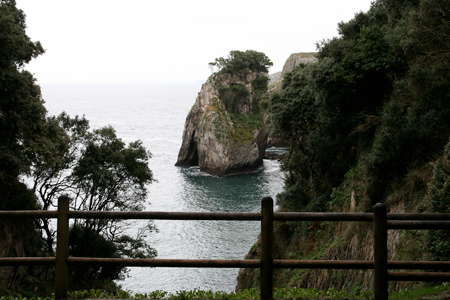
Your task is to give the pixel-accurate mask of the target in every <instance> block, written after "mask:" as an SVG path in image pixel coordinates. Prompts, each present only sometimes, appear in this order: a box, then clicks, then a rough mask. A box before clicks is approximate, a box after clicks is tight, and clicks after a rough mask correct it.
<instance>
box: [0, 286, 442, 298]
mask: <svg viewBox="0 0 450 300" xmlns="http://www.w3.org/2000/svg"><path fill="white" fill-rule="evenodd" d="M449 290H450V286H449V285H448V284H442V285H434V286H423V287H418V288H413V289H407V290H403V291H400V292H396V293H392V294H391V295H390V298H392V299H394V300H416V299H417V300H419V299H422V298H421V297H423V296H428V295H436V294H439V293H441V292H445V291H449ZM259 296H260V294H259V290H258V289H243V290H240V291H238V292H232V293H226V292H221V291H218V292H213V291H204V290H191V291H186V290H182V291H177V292H175V293H173V294H171V293H168V292H165V291H160V290H157V291H153V292H150V293H145V294H139V293H138V294H131V293H130V292H127V291H123V290H116V291H114V292H107V291H104V290H98V289H90V290H77V291H71V292H69V298H71V299H87V298H104V299H105V298H109V299H116V298H117V299H118V298H121V299H164V300H205V299H214V300H249V299H255V300H256V299H259V298H260V297H259ZM51 299H53V297H23V296H21V295H15V296H0V300H51ZM274 299H298V300H302V299H303V300H307V299H308V300H314V299H317V300H319V299H330V300H333V299H334V300H341V299H348V300H350V299H351V300H363V299H367V300H368V299H373V294H372V292H371V291H364V290H361V289H355V290H354V291H350V292H344V291H340V290H335V289H329V290H317V289H302V288H275V289H274Z"/></svg>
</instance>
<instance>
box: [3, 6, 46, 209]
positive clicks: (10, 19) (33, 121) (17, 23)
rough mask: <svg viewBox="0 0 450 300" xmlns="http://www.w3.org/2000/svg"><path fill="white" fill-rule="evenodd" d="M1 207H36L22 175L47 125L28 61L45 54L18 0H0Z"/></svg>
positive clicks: (38, 91) (26, 169)
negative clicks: (27, 26)
mask: <svg viewBox="0 0 450 300" xmlns="http://www.w3.org/2000/svg"><path fill="white" fill-rule="evenodd" d="M0 45H1V47H0V141H1V143H0V166H1V167H0V193H1V195H2V200H1V201H0V209H30V208H34V207H35V202H34V199H33V195H32V194H31V193H30V192H29V190H28V189H27V188H26V186H25V185H24V184H22V183H21V182H20V181H19V179H18V176H19V175H22V174H25V173H26V172H28V170H29V167H30V165H31V162H32V161H33V159H34V155H33V154H34V153H33V152H32V151H30V150H31V149H33V148H34V147H35V146H36V145H37V144H38V143H39V138H40V136H41V135H42V134H41V129H42V127H43V126H44V124H45V108H44V106H43V101H42V99H41V93H40V90H39V87H38V86H37V85H36V84H35V79H34V78H33V76H32V75H31V74H30V73H29V72H27V71H24V70H23V69H22V67H23V66H24V64H26V63H28V62H29V61H30V60H31V59H32V58H34V57H36V56H38V55H40V54H42V53H43V49H42V47H41V45H40V44H39V42H32V41H31V40H30V38H29V37H28V36H27V35H26V33H25V15H24V13H23V11H21V10H19V9H17V8H16V7H15V1H12V0H2V1H0Z"/></svg>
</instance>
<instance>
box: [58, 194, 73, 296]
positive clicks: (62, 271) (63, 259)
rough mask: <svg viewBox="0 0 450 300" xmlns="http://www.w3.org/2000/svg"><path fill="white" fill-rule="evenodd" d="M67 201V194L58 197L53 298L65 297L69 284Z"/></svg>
mask: <svg viewBox="0 0 450 300" xmlns="http://www.w3.org/2000/svg"><path fill="white" fill-rule="evenodd" d="M69 202H70V199H69V197H68V196H61V197H59V198H58V221H57V222H58V224H57V237H56V239H57V240H56V274H55V299H56V300H65V299H67V289H68V286H69V267H68V264H67V257H68V256H69V216H68V212H69Z"/></svg>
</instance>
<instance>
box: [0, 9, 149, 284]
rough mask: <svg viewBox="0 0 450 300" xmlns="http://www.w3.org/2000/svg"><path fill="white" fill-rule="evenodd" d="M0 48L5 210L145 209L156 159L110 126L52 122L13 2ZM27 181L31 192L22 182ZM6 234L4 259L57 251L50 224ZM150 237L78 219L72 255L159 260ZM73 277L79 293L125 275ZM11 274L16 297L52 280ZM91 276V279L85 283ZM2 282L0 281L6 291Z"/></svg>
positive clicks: (101, 271) (22, 271) (1, 27)
mask: <svg viewBox="0 0 450 300" xmlns="http://www.w3.org/2000/svg"><path fill="white" fill-rule="evenodd" d="M0 45H1V47H0V141H1V142H0V194H1V195H2V197H1V199H0V209H1V210H5V209H10V210H11V209H15V210H18V209H38V208H42V209H44V210H49V209H53V208H54V207H55V205H56V199H57V198H58V197H59V196H61V195H63V194H68V195H69V196H70V197H71V198H72V202H71V204H70V205H71V209H78V210H115V211H120V210H140V209H142V208H143V204H144V202H145V200H146V196H147V190H146V185H147V184H149V183H151V182H152V180H153V175H152V173H151V171H150V169H149V168H148V160H149V159H150V153H149V152H148V151H147V150H146V149H145V147H144V146H143V145H142V142H141V141H135V142H132V143H129V144H128V145H126V144H125V143H124V142H123V141H122V140H121V139H120V138H118V137H117V136H116V133H115V131H114V129H113V128H111V127H105V128H100V129H97V130H94V131H90V130H89V123H88V121H87V120H86V119H84V118H79V117H75V118H71V117H69V116H68V115H66V114H61V115H60V116H57V117H48V116H47V113H46V109H45V107H44V105H43V103H44V101H43V99H42V96H41V93H40V88H39V86H37V85H36V83H35V79H34V78H33V76H32V74H30V73H29V72H27V71H25V70H24V69H23V67H24V66H25V64H26V63H28V62H29V61H30V60H31V59H33V58H35V57H36V56H38V55H40V54H42V53H43V49H42V47H41V45H40V44H39V42H32V41H31V40H30V38H29V37H28V36H27V35H26V33H25V15H24V13H23V12H22V11H21V10H19V9H17V8H16V4H15V1H13V0H0ZM25 177H26V178H27V179H26V182H27V183H28V182H30V184H29V185H30V186H27V185H25V184H24V183H23V182H22V181H25V180H24V178H25ZM36 223H37V222H36ZM36 227H37V228H36ZM0 230H1V232H2V233H3V232H6V233H8V235H9V236H8V237H4V236H2V237H1V239H2V240H1V241H0V242H1V244H2V250H3V251H2V252H3V253H6V254H7V255H9V256H15V255H20V256H48V255H52V254H53V252H54V249H53V247H54V236H55V231H54V228H52V227H51V226H50V224H49V222H48V220H46V219H43V220H41V221H40V223H39V224H38V225H37V224H34V223H33V221H31V220H24V221H23V220H20V222H5V221H4V220H1V221H0ZM151 230H153V227H152V225H151V224H149V225H148V226H146V227H145V228H143V229H142V230H140V231H139V232H138V234H137V236H136V237H131V236H129V235H125V234H124V233H123V228H122V227H121V226H120V223H118V222H117V221H115V220H76V221H75V223H74V224H73V227H72V232H71V233H72V235H71V253H72V254H73V253H76V254H77V255H80V256H82V255H87V256H92V255H94V256H95V255H98V256H112V257H122V256H126V257H153V256H155V255H156V252H155V250H154V249H152V248H151V247H150V246H149V245H148V244H147V243H146V242H145V237H146V233H148V232H149V231H151ZM6 241H9V242H6ZM11 241H12V242H11ZM91 242H94V243H95V244H96V246H97V247H92V244H90V243H91ZM12 243H14V245H12ZM4 244H5V245H4ZM21 245H23V246H21ZM74 270H75V271H74V272H75V273H74V274H72V275H73V276H75V277H77V279H78V278H84V279H85V280H84V284H83V285H81V286H80V287H91V286H101V287H106V286H108V287H111V288H115V287H114V283H113V282H112V280H113V279H116V278H119V277H120V274H121V271H122V269H117V268H116V269H114V268H112V269H108V268H100V267H89V268H87V269H82V270H81V269H80V270H77V269H76V268H75V269H74ZM13 272H14V274H13V275H11V276H9V277H10V279H8V280H9V281H8V282H7V283H6V284H7V286H8V287H9V290H11V292H13V291H14V290H15V289H20V288H23V289H28V290H29V289H33V292H35V293H39V292H41V293H43V292H45V291H46V288H47V285H48V284H47V281H51V280H52V278H51V276H52V275H49V274H53V272H52V270H51V269H45V268H44V267H39V268H38V267H26V268H15V269H14V270H13ZM77 272H78V273H77ZM87 273H90V275H91V277H86V274H87ZM80 274H82V275H80ZM97 279H98V280H97ZM4 281H5V280H4V278H0V285H3V284H4ZM100 282H102V284H99V283H100Z"/></svg>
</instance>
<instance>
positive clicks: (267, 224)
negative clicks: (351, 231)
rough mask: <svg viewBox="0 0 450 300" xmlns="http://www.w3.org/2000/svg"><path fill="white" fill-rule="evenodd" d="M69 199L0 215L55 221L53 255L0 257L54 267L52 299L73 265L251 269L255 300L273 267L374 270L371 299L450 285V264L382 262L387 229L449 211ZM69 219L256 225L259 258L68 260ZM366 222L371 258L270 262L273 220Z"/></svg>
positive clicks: (443, 219)
mask: <svg viewBox="0 0 450 300" xmlns="http://www.w3.org/2000/svg"><path fill="white" fill-rule="evenodd" d="M69 202H70V199H69V198H68V197H66V196H62V197H60V198H59V199H58V210H57V211H42V210H21V211H0V218H1V219H3V220H8V219H15V218H41V219H45V218H46V219H57V246H56V256H55V257H0V266H21V265H55V266H56V268H55V271H56V276H55V298H56V299H58V300H59V299H67V290H68V288H69V286H68V284H69V283H68V278H69V268H70V266H72V265H75V264H89V265H100V266H103V265H115V266H123V267H183V268H254V269H260V271H261V276H260V280H261V283H260V286H261V291H260V293H261V299H263V300H266V299H267V300H272V299H273V269H274V268H300V269H339V270H350V269H351V270H374V295H375V299H376V300H382V299H383V300H385V299H388V281H450V272H443V271H450V261H388V259H387V257H388V256H387V251H388V249H387V234H388V231H389V230H399V229H401V230H441V229H444V230H445V229H447V230H448V229H450V214H449V213H439V214H438V213H421V214H417V213H387V212H386V206H385V205H384V204H380V203H379V204H377V205H375V206H374V211H373V212H365V213H336V212H274V211H273V200H272V199H271V198H264V199H263V200H262V209H261V212H239V213H234V212H230V213H229V212H157V211H137V212H135V211H133V212H131V211H128V212H119V211H107V212H106V211H71V210H69ZM69 219H136V220H139V219H144V220H145V219H152V220H159V219H163V220H214V221H260V222H261V257H260V259H241V260H220V259H158V258H151V259H144V258H140V259H133V258H93V257H71V256H69V246H68V237H69ZM274 221H277V222H283V221H295V222H301V221H317V222H323V221H324V222H371V223H372V224H373V230H374V260H373V261H363V260H294V259H274V258H273V253H272V252H273V222H274ZM389 270H414V271H417V270H439V272H405V271H403V272H390V271H389Z"/></svg>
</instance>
